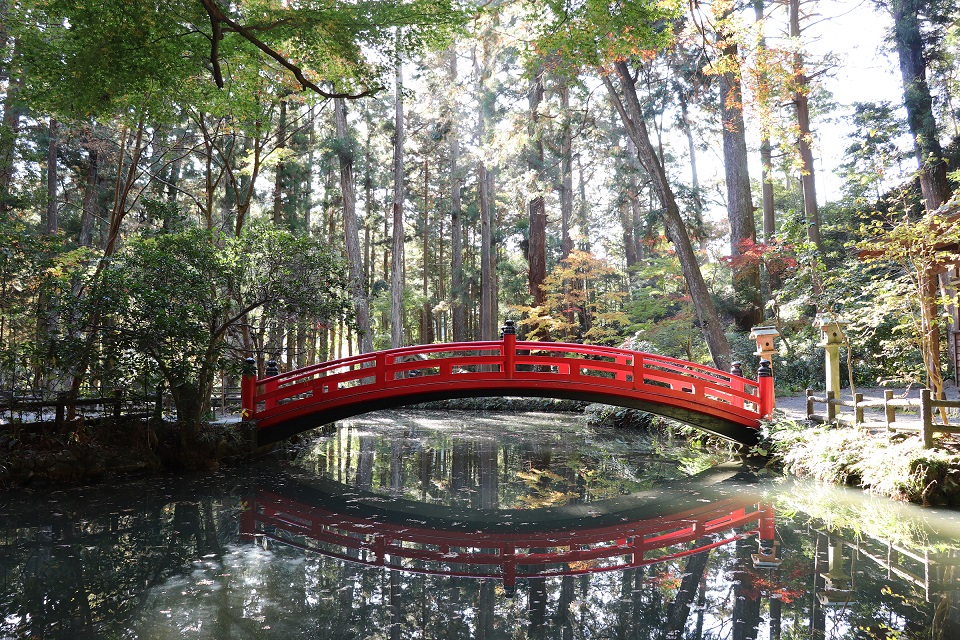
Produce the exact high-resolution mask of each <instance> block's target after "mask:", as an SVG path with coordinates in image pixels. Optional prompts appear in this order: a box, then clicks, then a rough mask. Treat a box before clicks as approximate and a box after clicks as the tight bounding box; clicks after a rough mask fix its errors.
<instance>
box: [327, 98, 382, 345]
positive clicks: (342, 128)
mask: <svg viewBox="0 0 960 640" xmlns="http://www.w3.org/2000/svg"><path fill="white" fill-rule="evenodd" d="M333 110H334V120H335V127H336V133H337V139H338V144H337V156H338V158H339V160H340V193H341V194H342V195H343V235H344V245H345V247H346V250H347V262H348V264H349V267H350V294H351V296H352V297H353V311H354V313H355V314H356V316H357V326H358V328H359V330H360V335H361V338H360V353H370V352H371V351H373V333H372V332H371V331H370V307H369V303H368V301H367V293H366V289H365V287H364V279H363V255H362V254H361V248H360V229H359V226H358V224H357V196H356V192H355V185H354V178H353V153H352V151H351V149H352V147H351V146H350V145H349V144H348V143H349V140H350V137H351V136H350V131H349V129H348V128H347V104H346V101H344V99H343V98H334V101H333Z"/></svg>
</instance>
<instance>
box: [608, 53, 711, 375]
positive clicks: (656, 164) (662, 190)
mask: <svg viewBox="0 0 960 640" xmlns="http://www.w3.org/2000/svg"><path fill="white" fill-rule="evenodd" d="M615 69H616V73H617V76H618V78H619V81H620V82H619V84H620V93H618V92H617V89H616V87H615V86H614V84H613V81H612V80H611V79H610V77H609V76H604V77H603V83H604V85H605V86H606V88H607V92H608V94H609V95H610V99H611V100H612V101H613V103H614V105H615V106H616V108H617V111H618V112H619V113H620V117H621V119H622V120H623V125H624V128H625V129H626V131H627V134H628V135H629V136H630V137H631V138H632V139H633V143H634V144H635V145H636V146H637V156H638V158H639V160H640V164H642V165H643V167H644V169H646V171H647V174H648V175H649V176H650V180H651V183H652V186H653V189H654V191H655V192H656V194H657V197H658V199H659V200H660V206H661V207H662V208H663V226H664V231H665V232H666V235H667V238H668V239H669V240H670V242H671V243H672V244H673V246H674V249H675V250H676V252H677V258H678V259H679V260H680V267H681V270H682V271H683V277H684V280H685V281H686V283H687V290H688V292H689V293H690V297H691V299H692V301H693V306H694V310H695V312H696V314H697V322H698V323H699V325H700V330H701V331H702V332H703V336H704V339H705V340H706V343H707V348H708V349H709V350H710V356H711V357H712V358H713V362H714V365H715V366H716V367H717V368H718V369H722V370H724V371H727V370H729V368H730V344H729V343H728V342H727V337H726V335H725V334H724V332H723V323H722V322H721V319H720V316H719V314H718V313H717V309H716V306H715V305H714V304H713V299H712V298H711V297H710V291H709V289H707V283H706V281H704V279H703V274H702V273H701V271H700V264H699V263H698V262H697V254H696V252H695V251H694V250H693V245H692V244H691V243H690V236H689V235H688V234H687V229H686V227H685V226H684V224H683V218H681V217H680V208H679V207H678V206H677V201H676V198H675V197H674V194H673V190H672V189H671V188H670V183H669V182H668V181H667V175H666V172H665V171H664V168H663V165H662V164H661V163H660V159H659V157H658V156H657V152H656V150H655V149H654V147H653V144H652V143H651V141H650V136H649V134H648V133H647V126H646V123H645V122H644V119H643V109H642V107H641V104H640V98H639V97H638V96H637V91H636V87H635V85H634V83H633V79H632V77H631V74H630V70H629V69H628V68H627V64H626V62H623V61H621V62H617V63H615ZM621 93H622V97H621Z"/></svg>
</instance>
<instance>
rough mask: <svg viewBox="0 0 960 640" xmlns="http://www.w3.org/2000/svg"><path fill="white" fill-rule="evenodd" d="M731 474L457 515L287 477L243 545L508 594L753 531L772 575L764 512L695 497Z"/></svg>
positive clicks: (724, 499) (256, 500) (772, 548)
mask: <svg viewBox="0 0 960 640" xmlns="http://www.w3.org/2000/svg"><path fill="white" fill-rule="evenodd" d="M737 477H738V474H737V473H736V472H735V471H734V470H731V469H730V468H718V469H716V470H712V471H711V472H708V473H706V474H700V475H699V476H698V477H697V479H696V484H695V483H694V482H690V483H689V487H684V486H675V487H672V488H667V489H661V490H657V491H650V492H641V493H637V494H634V495H630V496H623V497H620V498H614V499H609V500H603V501H599V502H593V503H589V504H586V505H571V506H564V507H552V508H539V509H524V510H516V509H512V510H498V509H471V510H462V509H454V508H450V507H444V506H439V505H435V504H428V503H418V502H415V501H411V500H406V499H402V498H385V497H384V496H382V495H378V494H374V493H370V492H366V491H363V490H358V489H355V488H353V487H348V486H346V485H343V484H340V483H338V482H335V481H332V480H326V479H311V480H309V481H293V480H291V479H290V478H284V479H278V480H277V481H276V482H273V481H267V482H265V483H264V485H263V486H262V487H261V488H260V490H259V491H257V493H256V494H255V495H253V496H252V497H251V498H250V499H249V500H248V503H247V505H246V507H245V510H244V512H243V513H242V515H241V527H240V528H241V538H242V539H244V540H247V541H251V540H259V541H260V542H261V543H266V542H267V541H276V542H279V543H282V544H285V545H289V546H293V547H297V548H301V549H304V550H307V551H311V552H316V553H320V554H322V555H325V556H328V557H334V558H339V559H341V560H345V561H349V562H354V563H359V564H363V565H368V566H376V567H385V568H388V569H391V570H399V571H406V572H411V573H422V574H429V575H440V576H451V577H470V578H478V579H497V580H501V581H502V582H503V585H504V589H505V592H506V594H507V595H512V594H513V592H514V588H515V585H516V581H517V580H518V579H526V578H543V577H551V576H572V575H582V574H587V573H597V572H603V571H618V570H623V569H630V568H636V567H641V566H646V565H651V564H655V563H659V562H666V561H669V560H674V559H677V558H682V557H685V556H691V555H694V554H698V553H703V552H706V551H709V550H710V549H713V548H716V547H719V546H723V545H726V544H730V543H732V542H735V541H738V540H742V539H744V538H747V537H751V536H756V537H757V539H758V542H759V549H758V553H757V554H755V555H754V556H753V561H754V565H755V566H757V567H758V568H775V567H777V566H779V562H780V561H779V558H778V557H777V556H778V545H777V543H776V541H775V527H774V511H773V508H772V507H771V506H769V505H765V504H763V503H757V502H755V501H754V500H755V498H751V497H748V496H744V495H738V493H737V492H735V491H734V492H730V494H731V495H727V496H723V495H716V492H714V491H710V490H709V489H708V490H707V491H706V492H705V491H704V488H703V483H704V482H705V481H706V482H708V483H710V482H716V483H718V484H719V485H721V486H722V485H723V484H724V483H728V482H730V481H733V480H735V479H736V478H737ZM680 484H681V485H683V484H684V483H680ZM714 486H717V485H714ZM694 487H696V488H694ZM710 494H715V495H713V496H712V497H705V496H708V495H710Z"/></svg>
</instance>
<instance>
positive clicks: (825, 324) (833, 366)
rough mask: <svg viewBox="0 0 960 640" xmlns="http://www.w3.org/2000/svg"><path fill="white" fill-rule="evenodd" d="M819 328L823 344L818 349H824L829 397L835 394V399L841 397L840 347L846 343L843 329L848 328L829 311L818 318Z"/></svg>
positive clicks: (817, 324) (819, 344)
mask: <svg viewBox="0 0 960 640" xmlns="http://www.w3.org/2000/svg"><path fill="white" fill-rule="evenodd" d="M815 324H816V326H817V328H819V329H820V332H821V333H822V334H823V336H822V339H823V340H822V342H820V343H818V344H817V346H818V347H823V348H824V351H825V356H824V357H825V358H826V369H827V381H826V382H827V395H828V397H829V395H830V392H833V397H834V398H839V397H840V345H842V344H843V342H844V334H843V328H844V327H845V326H847V323H846V322H841V321H840V319H839V318H838V317H837V316H836V315H835V314H833V313H830V312H829V311H824V312H823V313H821V314H820V315H818V316H817V319H816V322H815Z"/></svg>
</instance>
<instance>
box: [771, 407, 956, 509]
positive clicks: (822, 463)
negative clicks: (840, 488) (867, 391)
mask: <svg viewBox="0 0 960 640" xmlns="http://www.w3.org/2000/svg"><path fill="white" fill-rule="evenodd" d="M766 437H767V443H766V446H768V447H769V453H770V454H771V457H772V461H773V463H774V464H778V465H782V467H783V470H784V471H785V472H787V473H790V474H792V475H796V476H800V477H811V478H815V479H817V480H820V481H823V482H831V483H835V484H841V485H848V486H856V487H861V488H863V489H865V490H867V491H869V492H871V493H874V494H877V495H882V496H886V497H889V498H893V499H895V500H906V501H910V502H915V503H917V504H924V505H950V506H960V455H958V454H957V453H956V452H954V451H950V450H947V449H942V448H938V449H924V448H923V443H922V442H921V440H920V438H919V437H918V436H905V435H903V434H895V435H887V434H886V433H882V434H871V433H868V432H866V431H863V430H860V429H855V428H852V427H841V428H834V427H829V426H825V425H815V426H814V425H810V424H807V423H803V422H797V421H794V420H790V419H786V418H778V419H776V420H774V421H772V422H770V423H769V424H768V427H767V432H766Z"/></svg>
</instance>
